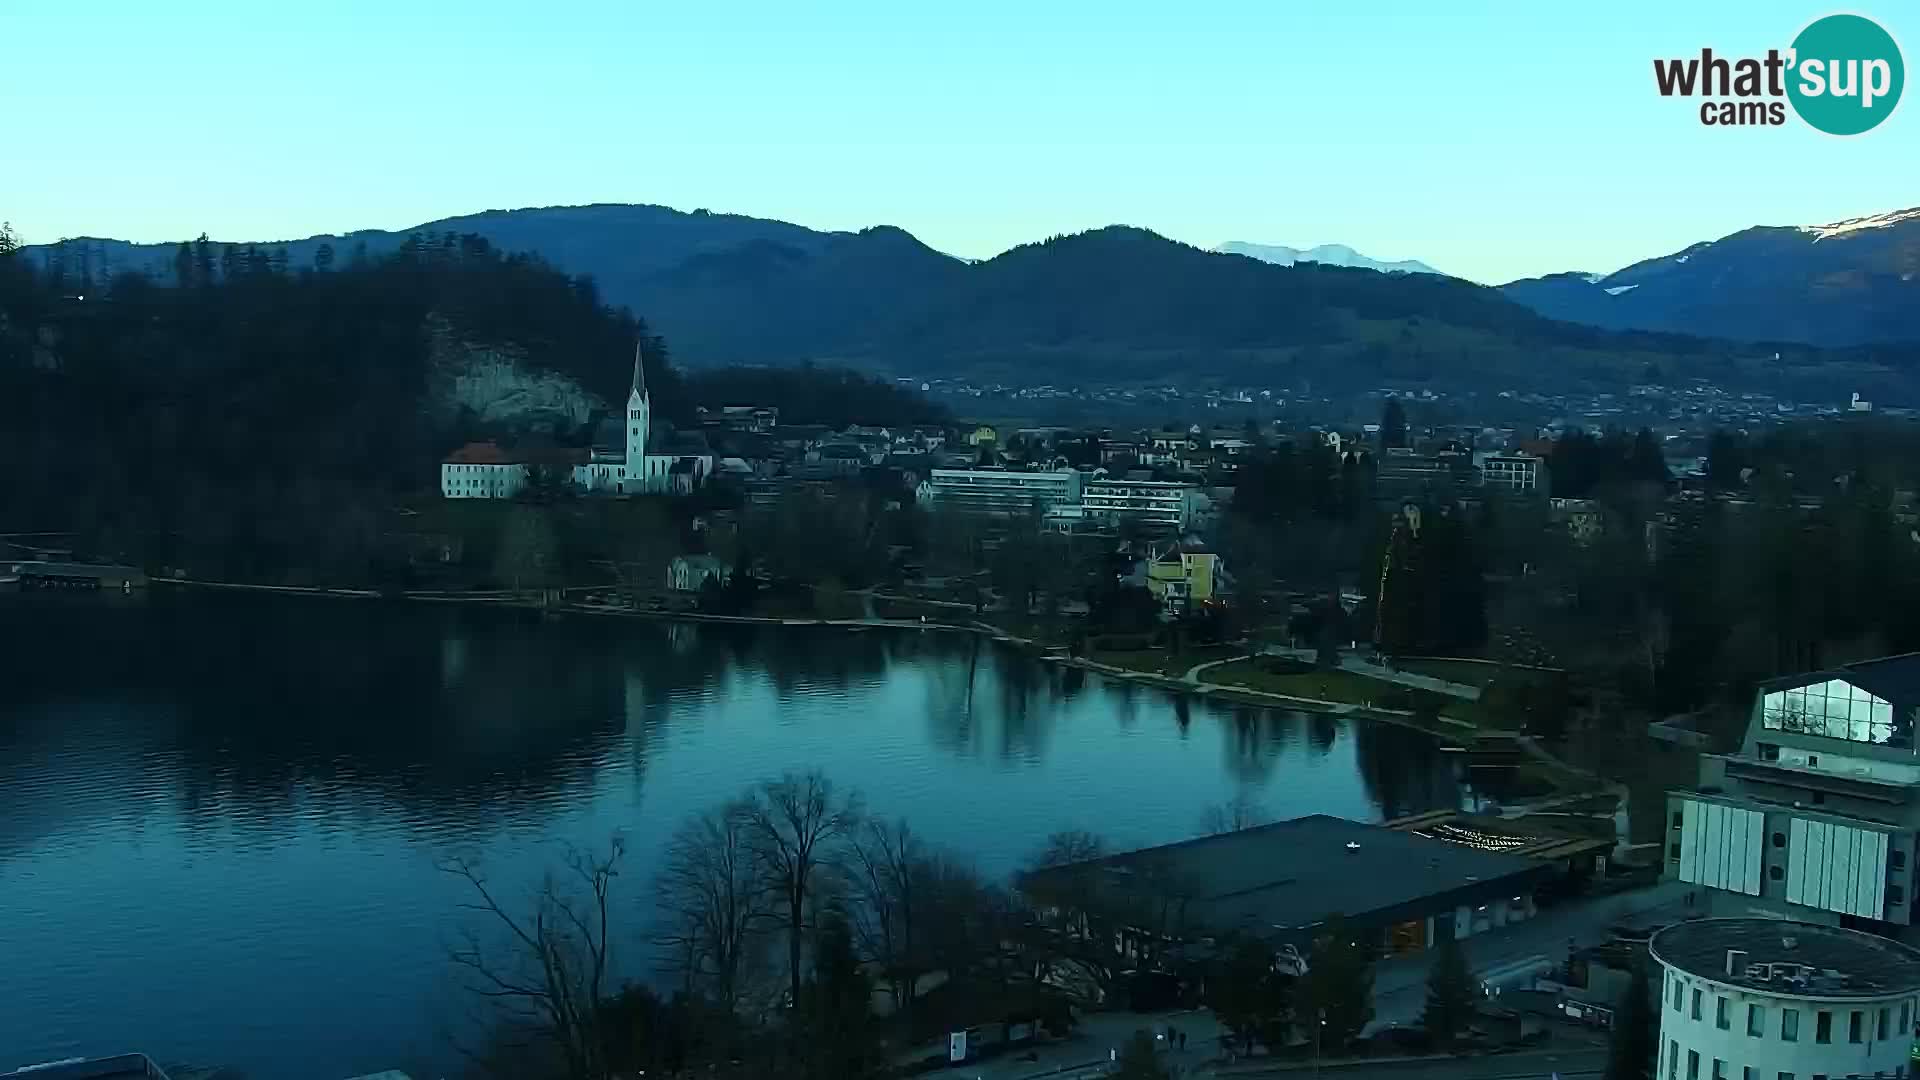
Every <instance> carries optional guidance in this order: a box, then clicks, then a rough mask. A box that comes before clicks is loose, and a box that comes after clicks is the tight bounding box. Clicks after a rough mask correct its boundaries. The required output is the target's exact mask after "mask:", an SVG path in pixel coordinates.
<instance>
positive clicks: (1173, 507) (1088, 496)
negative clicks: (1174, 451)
mask: <svg viewBox="0 0 1920 1080" xmlns="http://www.w3.org/2000/svg"><path fill="white" fill-rule="evenodd" d="M1080 504H1081V506H1082V507H1083V508H1084V511H1085V516H1086V517H1087V518H1088V519H1090V520H1093V521H1096V522H1098V523H1100V524H1103V525H1118V524H1120V523H1121V522H1123V521H1131V522H1134V523H1136V524H1139V525H1144V526H1148V527H1150V528H1164V529H1176V530H1183V531H1184V530H1186V529H1188V528H1191V527H1192V526H1193V522H1194V517H1195V513H1196V510H1197V508H1198V505H1199V490H1198V489H1197V488H1195V487H1194V486H1193V485H1192V484H1183V483H1178V482H1175V481H1170V480H1129V479H1124V478H1119V479H1116V478H1114V477H1110V476H1097V475H1096V476H1095V477H1094V478H1092V479H1089V480H1088V481H1087V482H1086V485H1085V488H1084V489H1083V490H1082V492H1081V502H1080Z"/></svg>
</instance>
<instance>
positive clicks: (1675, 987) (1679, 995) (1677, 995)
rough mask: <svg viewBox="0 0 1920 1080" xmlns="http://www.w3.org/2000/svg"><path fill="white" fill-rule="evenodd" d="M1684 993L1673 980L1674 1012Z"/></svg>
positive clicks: (1678, 982)
mask: <svg viewBox="0 0 1920 1080" xmlns="http://www.w3.org/2000/svg"><path fill="white" fill-rule="evenodd" d="M1686 994H1687V991H1686V989H1685V988H1684V987H1682V986H1681V985H1680V980H1679V979H1675V980H1673V1011H1674V1012H1679V1011H1680V1009H1681V1007H1682V1006H1681V1004H1680V1001H1681V999H1682V998H1684V997H1686ZM1903 1009H1904V1007H1903Z"/></svg>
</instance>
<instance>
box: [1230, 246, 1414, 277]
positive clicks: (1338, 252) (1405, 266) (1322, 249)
mask: <svg viewBox="0 0 1920 1080" xmlns="http://www.w3.org/2000/svg"><path fill="white" fill-rule="evenodd" d="M1213 250H1215V251H1222V252H1225V253H1227V254H1228V255H1245V256H1246V257H1247V258H1249V259H1259V260H1260V261H1261V262H1266V263H1272V264H1274V265H1275V266H1292V265H1293V264H1295V263H1303V262H1311V263H1324V264H1326V265H1328V266H1352V267H1357V268H1359V269H1361V270H1378V271H1380V272H1381V273H1395V272H1400V273H1408V274H1437V273H1439V272H1440V271H1438V270H1435V269H1434V268H1433V267H1431V266H1428V265H1427V264H1426V263H1423V262H1421V261H1420V260H1418V259H1401V260H1400V261H1399V262H1382V261H1380V260H1379V259H1370V258H1368V257H1367V256H1365V255H1362V254H1360V253H1359V252H1357V251H1355V250H1353V249H1352V248H1350V247H1348V246H1346V245H1345V244H1321V245H1320V246H1319V247H1311V248H1306V249H1305V250H1302V249H1300V248H1292V247H1285V246H1282V245H1279V244H1249V243H1247V242H1246V241H1245V240H1229V241H1227V242H1226V243H1224V244H1221V245H1220V246H1219V247H1217V248H1214V249H1213Z"/></svg>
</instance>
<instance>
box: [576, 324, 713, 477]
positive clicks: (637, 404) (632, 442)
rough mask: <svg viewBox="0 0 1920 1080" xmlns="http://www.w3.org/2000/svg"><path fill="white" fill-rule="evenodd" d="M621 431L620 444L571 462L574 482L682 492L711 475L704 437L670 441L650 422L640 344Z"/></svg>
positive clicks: (598, 448)
mask: <svg viewBox="0 0 1920 1080" xmlns="http://www.w3.org/2000/svg"><path fill="white" fill-rule="evenodd" d="M620 431H621V441H620V442H619V443H617V444H615V445H608V446H598V445H596V446H595V447H594V452H593V458H592V460H590V461H589V462H588V463H587V464H585V465H576V466H574V469H573V482H574V484H575V485H576V486H577V487H579V488H581V489H583V490H585V491H590V492H605V493H609V494H610V493H612V492H616V491H617V492H621V493H623V494H627V495H685V494H689V493H691V492H693V491H695V490H697V489H699V488H702V487H705V486H706V484H707V481H708V480H709V479H710V478H711V477H712V476H713V451H712V450H711V449H710V448H709V447H708V446H707V442H706V439H705V438H704V437H702V436H698V435H691V436H687V437H685V438H680V439H671V440H670V439H668V438H666V437H664V435H663V434H662V433H661V432H660V431H658V430H657V429H656V428H655V427H654V423H653V399H652V397H651V395H649V394H648V392H647V372H646V368H645V366H644V365H643V364H642V362H641V347H640V346H639V345H635V346H634V347H633V383H632V388H631V389H629V390H628V391H627V408H626V416H625V418H624V419H623V420H622V421H621V427H620ZM598 441H599V440H596V442H598ZM616 453H617V454H618V456H617V457H616V456H615V455H616Z"/></svg>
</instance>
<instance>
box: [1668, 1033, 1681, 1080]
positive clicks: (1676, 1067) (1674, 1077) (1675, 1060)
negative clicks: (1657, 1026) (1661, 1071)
mask: <svg viewBox="0 0 1920 1080" xmlns="http://www.w3.org/2000/svg"><path fill="white" fill-rule="evenodd" d="M1679 1076H1680V1044H1679V1043H1678V1042H1676V1041H1674V1040H1672V1039H1668V1040H1667V1080H1679Z"/></svg>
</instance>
